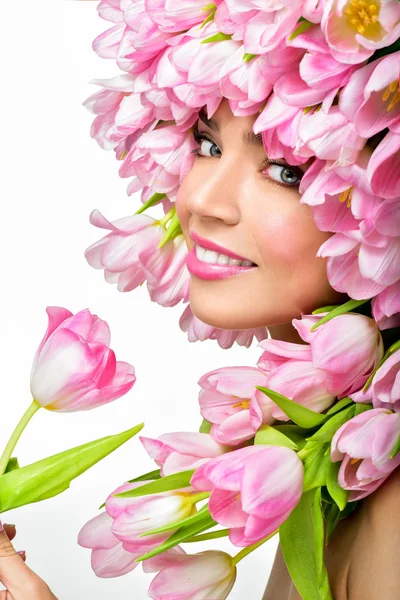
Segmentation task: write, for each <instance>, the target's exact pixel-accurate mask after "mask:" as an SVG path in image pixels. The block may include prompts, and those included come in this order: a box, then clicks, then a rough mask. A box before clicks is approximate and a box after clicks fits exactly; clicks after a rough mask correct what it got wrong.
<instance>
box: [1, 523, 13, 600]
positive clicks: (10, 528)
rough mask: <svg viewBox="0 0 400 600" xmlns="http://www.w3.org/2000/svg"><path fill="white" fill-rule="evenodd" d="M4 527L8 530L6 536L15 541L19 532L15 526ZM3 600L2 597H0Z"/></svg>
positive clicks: (4, 525) (7, 525)
mask: <svg viewBox="0 0 400 600" xmlns="http://www.w3.org/2000/svg"><path fill="white" fill-rule="evenodd" d="M3 527H4V529H5V530H6V534H7V537H8V539H9V540H13V539H14V538H15V536H16V535H17V530H16V529H15V525H12V524H11V523H3ZM0 600H1V597H0Z"/></svg>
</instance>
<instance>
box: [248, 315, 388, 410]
mask: <svg viewBox="0 0 400 600" xmlns="http://www.w3.org/2000/svg"><path fill="white" fill-rule="evenodd" d="M325 314H326V313H325ZM323 315H324V313H321V314H320V315H318V316H317V315H303V316H302V318H301V319H293V321H292V323H293V326H294V327H295V328H296V329H297V331H298V333H299V335H300V337H301V338H302V339H303V340H304V341H305V342H307V344H294V343H291V342H282V341H280V340H271V339H268V340H264V341H262V342H261V343H260V344H259V346H260V347H261V348H263V349H264V352H263V354H262V355H261V357H260V359H259V361H258V366H259V367H260V368H262V369H264V370H265V371H266V372H267V373H268V377H267V385H266V387H268V388H269V389H272V390H273V391H275V392H279V393H280V394H282V395H284V396H286V397H288V398H290V399H291V400H293V401H294V402H297V403H299V404H301V405H303V406H306V407H307V408H310V409H312V410H314V411H317V412H322V411H324V410H325V409H327V408H328V407H329V406H331V405H332V404H333V403H334V401H335V398H336V397H338V398H341V397H344V396H347V395H348V394H351V393H352V392H355V391H357V390H359V389H360V388H361V387H362V386H363V385H364V384H365V382H366V381H367V379H368V377H369V376H370V374H371V373H372V371H373V370H374V369H375V367H376V366H377V364H378V362H379V361H380V360H381V358H382V356H383V341H382V336H381V334H380V332H379V329H378V327H377V325H376V323H375V322H374V320H373V319H370V318H368V317H365V316H364V315H359V314H355V313H346V314H344V315H340V316H338V317H335V318H334V319H331V320H330V321H328V322H326V323H324V324H323V325H320V326H319V327H317V329H315V330H314V331H310V329H311V327H312V326H313V325H314V324H316V323H317V322H318V321H319V319H320V318H321V317H322V316H323ZM272 416H273V417H274V418H276V419H279V420H288V417H287V416H286V415H285V414H284V413H283V411H281V409H279V408H278V407H276V408H274V409H273V410H272Z"/></svg>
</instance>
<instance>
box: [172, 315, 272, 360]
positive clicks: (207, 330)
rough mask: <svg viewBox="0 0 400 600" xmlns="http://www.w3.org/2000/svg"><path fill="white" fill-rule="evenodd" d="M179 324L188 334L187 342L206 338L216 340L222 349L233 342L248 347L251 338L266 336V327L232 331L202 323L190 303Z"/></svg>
mask: <svg viewBox="0 0 400 600" xmlns="http://www.w3.org/2000/svg"><path fill="white" fill-rule="evenodd" d="M179 326H180V328H181V329H182V331H184V332H185V333H187V334H188V340H189V342H197V341H201V342H203V341H204V340H208V339H209V340H216V341H217V342H218V344H219V345H220V346H221V348H224V349H227V348H231V347H232V345H233V344H234V343H235V342H236V343H237V344H238V345H239V346H246V348H249V347H250V346H251V343H252V341H253V338H256V339H257V340H258V341H260V340H263V339H265V338H266V337H268V330H267V329H266V327H259V328H257V329H241V330H239V331H234V330H230V329H218V328H217V327H213V326H212V325H208V324H207V323H203V321H201V320H200V319H199V318H197V317H196V316H195V315H194V314H193V312H192V310H191V308H190V305H189V306H187V307H186V308H185V310H184V311H183V313H182V315H181V318H180V320H179Z"/></svg>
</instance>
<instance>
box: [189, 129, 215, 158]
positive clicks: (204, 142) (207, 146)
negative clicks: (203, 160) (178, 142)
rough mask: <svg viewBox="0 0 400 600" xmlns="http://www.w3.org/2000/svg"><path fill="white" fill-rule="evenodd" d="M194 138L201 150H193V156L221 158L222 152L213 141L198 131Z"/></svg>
mask: <svg viewBox="0 0 400 600" xmlns="http://www.w3.org/2000/svg"><path fill="white" fill-rule="evenodd" d="M193 136H194V139H195V140H196V142H197V143H198V144H199V148H195V149H194V150H192V152H193V154H196V155H197V156H203V157H210V156H220V154H221V151H220V149H219V148H218V146H217V144H215V143H214V142H213V141H211V140H209V139H208V138H206V137H205V136H204V135H202V134H200V133H199V132H197V131H195V132H194V133H193ZM208 153H209V154H208Z"/></svg>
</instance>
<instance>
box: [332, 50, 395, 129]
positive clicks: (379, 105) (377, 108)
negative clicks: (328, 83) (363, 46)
mask: <svg viewBox="0 0 400 600" xmlns="http://www.w3.org/2000/svg"><path fill="white" fill-rule="evenodd" d="M399 76H400V52H395V53H394V54H389V55H388V56H385V57H383V58H381V59H379V60H376V61H374V62H372V63H370V64H369V65H366V66H364V67H362V68H361V69H357V70H356V71H355V72H354V73H353V75H352V76H351V78H350V81H349V83H348V84H347V85H346V86H345V87H344V88H343V89H342V90H341V92H340V102H339V105H340V108H341V110H342V112H343V113H344V114H345V115H346V116H347V118H348V119H350V120H351V121H353V122H354V126H355V128H356V130H357V132H358V133H359V134H360V135H362V136H363V137H365V138H369V137H372V136H373V135H374V134H375V133H378V132H380V131H382V130H383V129H385V128H386V127H388V128H389V129H392V128H396V127H397V128H400V104H399V100H400V97H399V91H398V88H399Z"/></svg>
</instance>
